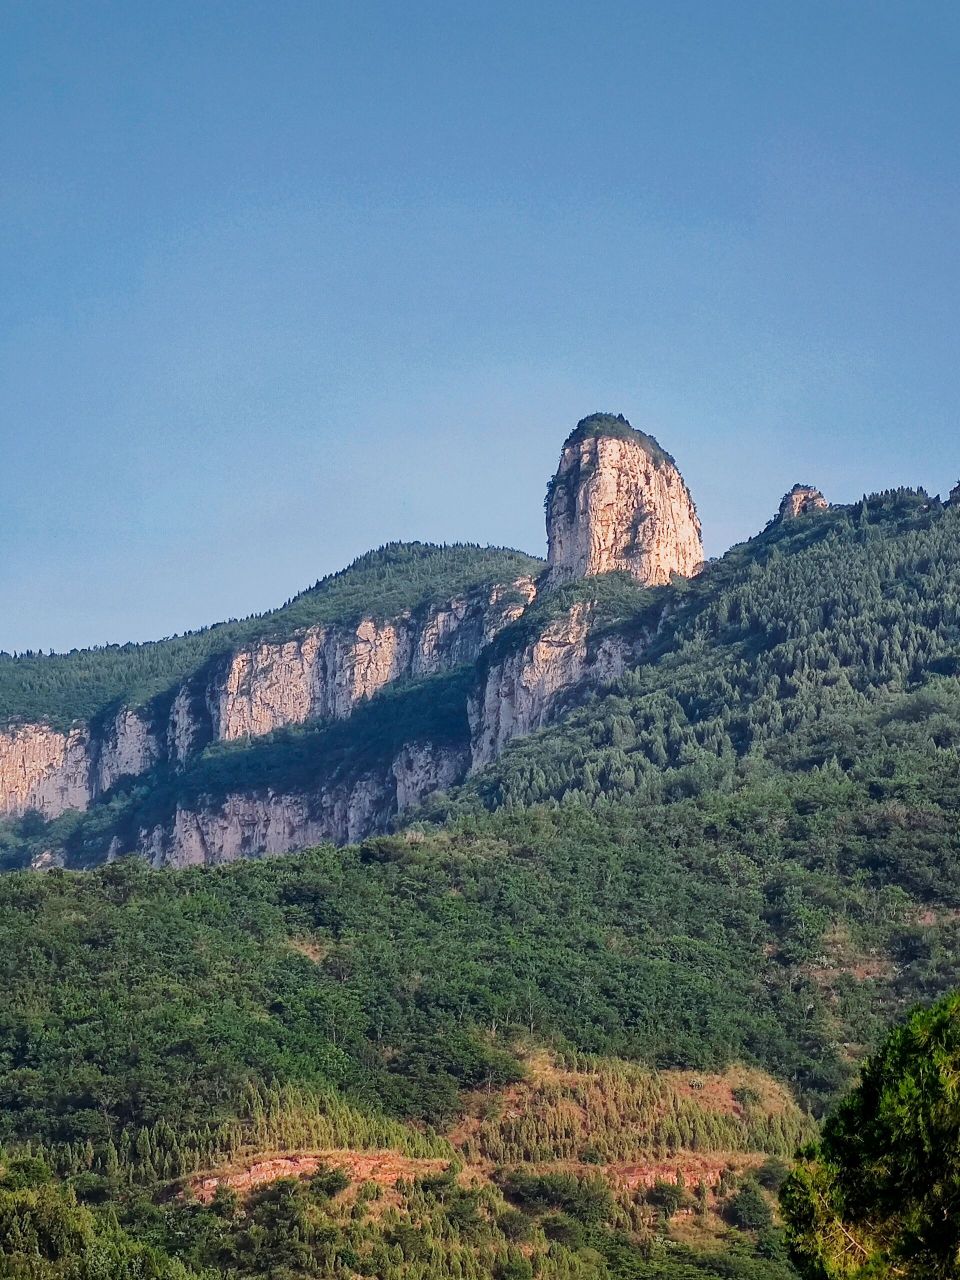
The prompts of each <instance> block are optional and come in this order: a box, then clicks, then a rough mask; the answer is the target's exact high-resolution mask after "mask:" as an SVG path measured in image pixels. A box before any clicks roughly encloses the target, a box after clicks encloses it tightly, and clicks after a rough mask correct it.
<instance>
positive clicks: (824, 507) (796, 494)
mask: <svg viewBox="0 0 960 1280" xmlns="http://www.w3.org/2000/svg"><path fill="white" fill-rule="evenodd" d="M829 509H830V503H829V502H828V501H827V500H826V498H825V497H824V496H823V494H822V493H821V492H820V490H819V489H814V487H813V486H812V485H809V484H795V485H794V486H793V488H792V489H791V490H790V492H789V493H785V494H784V495H783V501H782V502H781V503H780V510H779V512H778V513H777V519H778V520H796V519H798V518H799V517H800V516H805V515H808V514H809V513H810V512H812V511H828V510H829Z"/></svg>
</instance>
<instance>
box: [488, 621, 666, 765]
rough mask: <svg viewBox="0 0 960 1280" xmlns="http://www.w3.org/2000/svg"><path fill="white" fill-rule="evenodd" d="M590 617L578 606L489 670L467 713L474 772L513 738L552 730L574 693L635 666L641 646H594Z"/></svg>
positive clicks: (608, 640)
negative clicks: (559, 713) (633, 664)
mask: <svg viewBox="0 0 960 1280" xmlns="http://www.w3.org/2000/svg"><path fill="white" fill-rule="evenodd" d="M591 612H592V610H591V607H590V606H589V605H586V604H575V605H574V606H573V607H572V608H571V609H570V610H568V612H567V613H565V614H563V615H562V616H561V617H559V618H556V619H554V620H553V621H552V622H550V623H549V624H548V625H547V626H546V627H545V628H544V629H543V631H541V632H540V634H539V635H537V636H535V637H534V638H533V639H532V640H530V641H529V642H528V643H527V644H526V645H524V646H523V648H521V649H518V650H515V651H513V652H511V653H508V654H507V655H506V657H504V658H503V659H502V660H501V661H499V662H497V663H494V664H492V665H491V666H490V668H489V670H488V671H487V672H486V675H485V677H484V679H483V681H482V683H481V686H480V688H479V690H478V692H477V694H476V696H475V697H473V698H471V700H470V704H469V708H468V714H469V718H470V729H471V767H472V768H473V769H479V768H481V767H482V766H483V765H485V764H489V763H490V761H491V760H495V759H496V758H497V757H498V756H499V755H500V753H501V752H502V751H503V749H504V747H505V746H506V745H507V743H508V742H510V741H511V740H512V739H513V738H519V737H523V736H525V735H526V734H528V733H534V732H536V730H537V729H542V728H543V727H544V725H546V724H549V723H550V721H551V720H553V719H555V718H556V716H557V714H558V712H559V710H560V708H561V707H562V705H563V703H564V702H565V700H566V699H567V698H569V696H570V695H571V694H572V693H573V692H574V691H582V690H583V689H584V688H585V686H596V685H600V684H604V683H608V682H609V681H611V680H614V679H616V677H617V676H619V675H622V674H623V672H624V670H625V669H626V667H627V666H628V665H629V663H630V662H631V661H633V660H636V658H637V657H638V656H639V654H640V652H641V651H642V649H643V648H644V647H645V641H643V640H637V641H628V640H627V639H626V638H625V637H622V636H618V635H611V636H607V637H604V639H603V640H601V641H600V642H599V643H597V644H593V643H591V638H590V619H591Z"/></svg>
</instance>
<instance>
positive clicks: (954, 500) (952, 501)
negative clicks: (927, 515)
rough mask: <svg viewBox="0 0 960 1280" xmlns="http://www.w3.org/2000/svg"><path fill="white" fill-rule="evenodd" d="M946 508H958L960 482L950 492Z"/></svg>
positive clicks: (959, 504) (959, 503) (959, 505)
mask: <svg viewBox="0 0 960 1280" xmlns="http://www.w3.org/2000/svg"><path fill="white" fill-rule="evenodd" d="M947 506H948V507H960V482H958V483H957V484H956V485H954V487H953V488H952V489H951V490H950V497H949V498H948V499H947Z"/></svg>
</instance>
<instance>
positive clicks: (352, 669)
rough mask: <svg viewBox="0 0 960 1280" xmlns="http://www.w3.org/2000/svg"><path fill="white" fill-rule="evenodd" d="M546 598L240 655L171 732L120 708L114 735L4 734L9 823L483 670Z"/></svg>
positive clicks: (486, 601)
mask: <svg viewBox="0 0 960 1280" xmlns="http://www.w3.org/2000/svg"><path fill="white" fill-rule="evenodd" d="M535 593H536V588H535V586H534V583H533V581H532V579H530V578H518V579H517V580H516V581H514V582H512V583H501V584H499V585H497V586H494V587H492V588H490V589H481V590H478V591H474V592H471V593H467V594H466V595H463V596H458V597H456V598H455V599H452V600H449V601H447V602H446V603H445V604H443V605H440V606H437V607H435V608H431V609H430V610H428V611H427V612H426V613H425V614H423V615H421V614H416V615H414V614H411V613H404V614H401V615H399V616H397V617H396V618H391V619H385V620H384V619H377V618H373V617H366V618H362V619H361V620H360V621H359V623H357V624H356V625H355V626H350V627H348V626H329V627H328V626H322V625H321V626H315V627H309V628H307V629H306V630H305V631H303V632H301V633H300V634H298V635H296V636H294V637H292V638H291V639H290V640H286V641H277V642H264V643H260V644H250V645H244V646H241V647H240V648H238V649H236V650H235V651H234V652H233V653H231V654H229V655H227V657H226V658H225V659H224V660H223V661H222V662H221V663H220V664H219V665H218V666H217V667H216V668H214V669H213V670H212V672H209V673H204V674H201V676H199V677H190V678H189V679H188V680H187V681H186V682H185V683H184V685H182V686H181V688H180V689H179V690H178V691H177V693H176V696H175V697H174V698H173V701H172V704H171V707H170V710H169V713H168V714H167V715H166V717H165V719H163V720H161V721H160V722H155V721H154V718H153V717H152V716H151V715H150V713H149V712H148V711H147V710H146V709H143V708H134V707H121V708H120V709H119V711H118V712H117V713H116V715H115V717H114V718H112V719H110V720H108V721H107V722H106V723H105V724H103V725H89V724H78V725H76V726H74V727H73V728H72V729H69V730H67V731H65V732H61V731H59V730H57V729H54V728H52V727H51V726H50V725H45V724H22V725H17V724H15V725H8V726H6V727H0V818H17V817H21V816H22V815H23V814H24V813H26V812H28V811H29V810H31V809H36V810H37V811H38V812H39V813H40V814H42V816H43V817H44V818H56V817H58V816H59V815H60V814H62V813H64V812H65V811H66V810H67V809H81V810H82V809H87V808H88V807H89V806H90V805H91V804H93V803H95V802H96V801H97V800H98V799H99V798H100V797H101V796H102V795H103V794H104V793H105V792H106V791H108V790H109V789H110V787H112V786H113V785H114V784H115V783H116V782H117V781H118V779H120V778H122V777H124V776H129V777H136V776H139V775H141V774H143V773H146V772H147V771H148V770H149V769H150V768H151V767H152V766H153V765H155V764H157V763H162V762H168V763H170V764H171V765H174V766H176V765H180V764H183V763H184V761H186V760H187V759H188V758H189V757H190V756H192V755H194V754H195V753H196V752H198V751H200V750H202V749H203V748H204V747H205V746H207V745H208V744H209V743H211V742H230V741H237V740H242V739H246V738H256V737H260V736H262V735H263V734H266V733H270V732H272V731H273V730H275V729H279V728H283V727H284V726H286V725H294V724H303V723H305V722H308V721H311V720H324V719H345V718H346V717H348V716H349V715H351V713H352V712H353V710H354V709H355V708H356V707H357V706H358V705H359V704H360V703H361V702H364V701H365V700H366V699H367V698H370V697H372V696H373V695H374V694H375V693H377V692H378V691H379V690H380V689H382V688H384V687H385V686H386V685H388V684H390V683H391V682H392V681H394V680H399V679H403V678H409V677H418V676H426V675H435V674H437V673H438V672H442V671H450V670H452V669H453V668H454V667H458V666H461V665H462V664H464V663H472V662H475V661H476V659H477V657H478V655H479V653H480V651H481V650H482V649H483V647H484V646H485V645H486V644H488V643H489V642H490V640H492V639H493V637H494V636H495V635H497V634H498V633H499V632H500V631H501V630H502V629H503V628H504V627H505V626H508V625H509V624H510V623H511V622H513V621H515V619H516V618H517V617H519V615H520V614H521V613H522V612H523V610H524V608H525V607H526V605H527V604H528V603H529V601H530V600H531V599H532V598H533V596H534V595H535ZM390 785H391V786H392V785H393V780H392V779H391V780H390ZM397 786H398V787H399V788H400V793H401V794H400V800H399V803H400V804H401V806H402V804H403V796H404V795H405V793H406V790H410V789H411V786H412V789H413V790H415V791H418V786H417V785H413V784H411V786H408V785H407V784H406V783H403V782H401V781H400V780H399V779H398V780H397ZM405 789H406V790H405ZM418 798H419V795H418ZM329 834H330V832H329V831H326V832H325V838H326V836H328V835H329Z"/></svg>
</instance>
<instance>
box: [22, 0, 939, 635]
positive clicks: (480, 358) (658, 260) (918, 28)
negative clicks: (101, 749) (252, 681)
mask: <svg viewBox="0 0 960 1280" xmlns="http://www.w3.org/2000/svg"><path fill="white" fill-rule="evenodd" d="M958 62H960V8H958V6H957V5H956V4H953V3H937V2H936V0H923V3H919V4H918V3H916V0H910V3H903V4H901V3H897V0H882V2H870V0H857V2H855V3H853V2H845V0H831V2H829V3H823V4H821V3H816V2H808V0H795V2H794V3H781V2H778V0H759V2H758V3H756V4H750V3H739V2H738V0H724V2H722V3H718V2H717V0H706V2H704V3H694V2H687V3H685V2H684V0H658V2H657V3H643V2H642V0H625V2H624V3H616V2H611V0H593V2H591V3H587V2H586V0H582V2H580V3H574V4H571V3H564V0H549V2H544V3H538V2H535V0H527V2H526V3H523V2H521V3H517V0H511V2H510V3H499V2H498V0H483V2H482V3H481V2H479V0H476V2H473V3H458V2H457V0H438V2H437V3H421V2H420V0H404V2H403V3H399V0H393V2H392V3H383V4H378V3H371V2H369V0H349V2H347V3H339V2H338V3H327V2H324V0H304V2H302V3H301V2H299V0H269V2H268V0H257V2H256V3H249V2H245V0H228V2H227V0H223V2H221V0H189V2H187V3H181V2H180V0H163V3H158V4H147V3H136V2H133V3H131V2H130V0H122V2H119V3H98V2H97V0H84V3H81V4H77V3H74V2H73V0H71V2H70V3H49V2H48V0H0V435H2V440H0V444H2V455H0V456H2V466H0V503H2V510H3V513H4V535H3V550H2V555H0V648H6V649H8V650H11V649H23V648H27V647H33V648H39V647H42V648H45V649H46V648H50V647H54V648H69V647H71V646H74V645H84V644H91V643H101V642H106V641H122V640H126V639H147V638H153V637H157V636H162V635H166V634H170V633H172V632H174V631H177V630H182V629H184V628H187V627H193V626H198V625H201V624H203V623H206V622H210V621H214V620H217V619H220V618H224V617H227V616H237V615H240V614H245V613H248V612H251V611H255V610H260V609H263V608H267V607H269V606H271V605H274V604H276V603H278V602H280V601H282V600H283V599H285V598H286V597H287V596H289V595H290V594H292V593H294V592H295V591H297V590H298V589H299V588H301V587H303V586H305V585H307V584H309V583H310V582H312V581H314V580H315V579H316V578H317V577H319V576H321V575H322V574H324V573H327V572H329V571H331V570H334V569H337V568H340V567H342V566H343V565H344V564H345V563H347V562H348V561H349V560H350V559H352V558H353V557H354V556H356V555H357V554H359V553H361V552H363V551H364V550H366V549H367V548H369V547H371V546H375V545H377V544H379V543H381V542H384V541H386V540H390V539H396V538H402V539H413V538H421V539H428V540H435V541H444V540H445V541H454V540H471V541H479V542H501V543H506V544H510V545H514V546H520V547H523V548H525V549H528V550H531V551H535V552H540V553H542V552H543V549H544V534H543V519H542V506H541V503H542V498H543V491H544V486H545V483H546V480H547V478H548V476H549V474H550V473H551V472H552V470H553V469H554V466H555V464H556V460H557V455H558V452H559V448H560V444H561V442H562V440H563V437H564V435H565V434H566V433H567V431H568V430H569V429H570V428H571V427H572V426H573V425H574V424H575V422H576V421H577V419H578V418H580V417H582V416H583V415H585V414H587V413H590V412H592V411H594V410H597V409H604V410H611V411H613V412H618V411H622V412H624V413H625V414H626V415H627V416H628V417H629V418H630V419H631V421H632V422H633V423H634V424H635V425H636V426H640V427H643V428H644V429H645V430H648V431H651V432H652V433H653V434H655V435H656V436H657V437H658V438H659V439H660V440H661V443H662V444H663V445H664V446H665V447H666V448H668V449H669V450H670V451H671V452H673V453H674V454H675V455H676V457H677V459H678V461H679V462H680V464H681V467H682V469H683V471H684V473H685V475H686V476H687V479H688V481H689V483H690V486H691V488H692V490H693V493H694V496H695V498H696V499H697V502H698V505H699V508H700V512H701V515H702V518H703V523H704V530H705V535H706V541H707V547H708V551H709V552H711V553H712V554H717V553H719V552H721V551H723V550H724V549H725V548H726V547H727V546H728V545H730V544H731V543H732V542H734V541H737V540H739V539H741V538H744V537H746V536H748V535H750V534H752V533H754V532H755V531H756V530H757V529H759V528H760V527H761V526H762V525H763V524H764V523H765V521H766V519H767V518H768V517H769V515H770V514H772V512H773V510H774V509H775V507H776V504H777V502H778V500H779V498H780V496H781V495H782V494H783V492H784V491H785V490H786V489H787V488H788V487H789V486H790V485H792V484H793V483H794V481H797V480H801V481H807V480H809V481H811V482H813V483H817V484H819V485H820V486H821V487H822V488H823V489H824V490H825V492H826V493H827V495H828V497H831V498H833V499H835V500H849V499H853V498H856V497H858V496H859V495H860V494H861V493H862V492H863V491H864V490H872V489H876V488H882V487H886V486H890V485H896V484H900V483H903V484H924V485H926V486H927V487H928V488H929V489H931V490H932V491H933V492H936V491H945V490H946V489H947V488H949V487H950V486H951V485H952V484H953V483H954V482H955V481H956V479H957V476H958V474H960V433H958V417H960V413H958V410H960V358H958V357H960V350H958V347H960V329H958V297H960V260H958V245H960V225H958V224H960V198H958V197H960V191H958V185H960V184H958V177H960V138H958V132H960V130H958V101H960V95H958V88H957V86H958V81H957V66H958Z"/></svg>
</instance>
